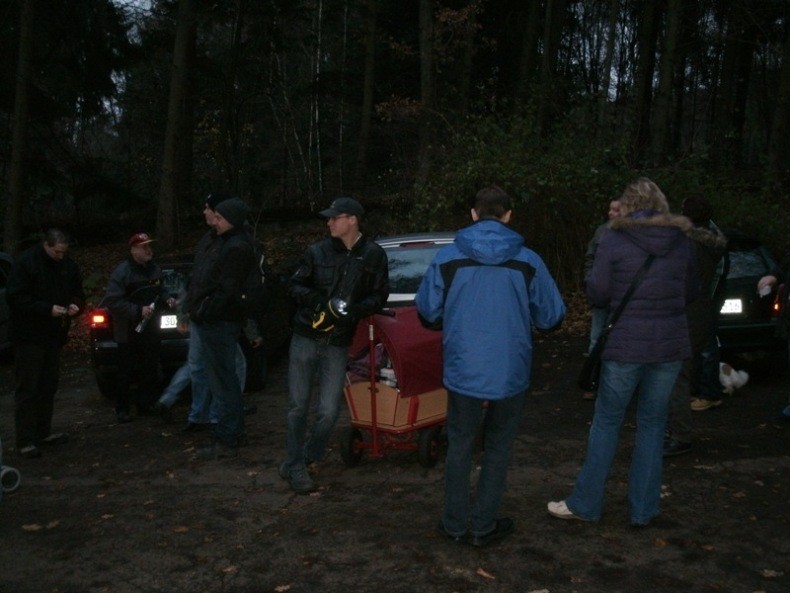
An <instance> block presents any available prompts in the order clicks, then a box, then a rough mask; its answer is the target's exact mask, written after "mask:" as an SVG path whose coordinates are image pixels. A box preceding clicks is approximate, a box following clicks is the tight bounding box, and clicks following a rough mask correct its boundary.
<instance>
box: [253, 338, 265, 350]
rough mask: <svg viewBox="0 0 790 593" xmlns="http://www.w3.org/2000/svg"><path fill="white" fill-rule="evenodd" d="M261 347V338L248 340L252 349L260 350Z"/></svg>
mask: <svg viewBox="0 0 790 593" xmlns="http://www.w3.org/2000/svg"><path fill="white" fill-rule="evenodd" d="M262 345H263V338H262V337H260V336H258V337H257V338H253V339H252V340H250V346H252V347H253V348H260V347H261V346H262Z"/></svg>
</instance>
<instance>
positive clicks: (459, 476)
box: [442, 391, 526, 536]
mask: <svg viewBox="0 0 790 593" xmlns="http://www.w3.org/2000/svg"><path fill="white" fill-rule="evenodd" d="M448 398H449V399H448V406H447V441H448V447H447V459H446V461H445V467H444V515H443V517H442V524H443V525H444V528H445V530H446V531H447V532H448V533H449V534H451V535H454V536H460V535H463V534H464V533H466V530H467V523H468V524H469V527H470V529H471V531H472V535H476V536H479V535H485V534H487V533H489V532H490V531H491V530H492V529H494V528H495V527H496V518H497V517H496V516H497V513H498V512H499V507H500V505H501V504H502V495H503V494H504V492H505V483H506V478H507V467H508V463H509V462H510V453H511V451H512V449H513V441H514V440H515V438H516V434H517V433H518V428H519V425H520V424H521V416H522V413H523V411H524V403H525V401H526V396H525V394H523V393H522V394H520V395H516V396H513V397H508V398H506V399H499V400H491V401H489V404H488V409H487V410H486V411H485V418H483V401H484V400H482V399H478V398H476V397H468V396H466V395H461V394H459V393H454V392H452V391H451V392H449V393H448ZM481 419H482V420H483V430H484V443H485V454H484V456H483V469H482V470H481V472H480V477H479V479H478V481H477V494H476V496H475V500H474V503H471V502H470V486H471V477H470V472H471V471H472V452H473V448H474V443H475V438H476V436H477V429H478V427H479V426H480V422H481ZM470 506H471V512H470Z"/></svg>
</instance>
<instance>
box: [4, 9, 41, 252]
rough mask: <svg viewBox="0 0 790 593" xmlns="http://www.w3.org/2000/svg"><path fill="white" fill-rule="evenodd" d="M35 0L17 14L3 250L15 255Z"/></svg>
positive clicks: (22, 190) (19, 229)
mask: <svg viewBox="0 0 790 593" xmlns="http://www.w3.org/2000/svg"><path fill="white" fill-rule="evenodd" d="M35 1H36V0H22V10H21V11H20V15H19V61H18V62H17V69H16V96H15V98H14V131H13V137H12V140H11V168H10V171H9V179H8V204H7V206H6V216H5V233H4V236H3V247H4V249H5V250H6V251H8V252H9V253H16V251H17V248H18V246H19V242H20V240H21V237H22V201H23V197H24V194H25V176H26V173H27V167H26V164H27V163H26V160H27V127H28V108H29V97H30V82H31V77H32V75H33V66H32V64H33V59H32V56H33V19H34V14H35Z"/></svg>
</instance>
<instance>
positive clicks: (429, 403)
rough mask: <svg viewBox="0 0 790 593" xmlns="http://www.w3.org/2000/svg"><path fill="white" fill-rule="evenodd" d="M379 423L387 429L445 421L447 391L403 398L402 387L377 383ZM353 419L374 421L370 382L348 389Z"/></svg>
mask: <svg viewBox="0 0 790 593" xmlns="http://www.w3.org/2000/svg"><path fill="white" fill-rule="evenodd" d="M376 388H377V389H378V391H377V393H376V424H377V425H378V426H379V427H380V428H383V429H391V430H403V429H410V428H419V427H421V426H425V425H429V424H437V423H439V422H443V421H444V419H445V418H446V416H447V391H446V390H445V389H436V390H433V391H428V392H426V393H423V394H421V395H417V396H413V397H401V396H400V394H399V392H398V390H397V389H394V388H392V387H390V386H389V385H385V384H384V383H378V382H377V383H376ZM345 397H346V403H347V404H348V409H349V413H350V415H351V422H352V424H354V425H357V426H368V425H370V424H371V423H372V421H373V417H372V413H371V405H370V404H371V402H370V383H368V382H359V383H352V384H351V385H347V386H346V388H345Z"/></svg>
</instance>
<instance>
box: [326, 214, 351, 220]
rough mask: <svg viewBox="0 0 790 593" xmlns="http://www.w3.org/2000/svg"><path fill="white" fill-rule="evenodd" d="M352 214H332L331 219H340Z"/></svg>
mask: <svg viewBox="0 0 790 593" xmlns="http://www.w3.org/2000/svg"><path fill="white" fill-rule="evenodd" d="M350 216H351V215H350V214H338V215H337V216H330V217H329V220H340V219H341V218H349V217H350Z"/></svg>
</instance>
